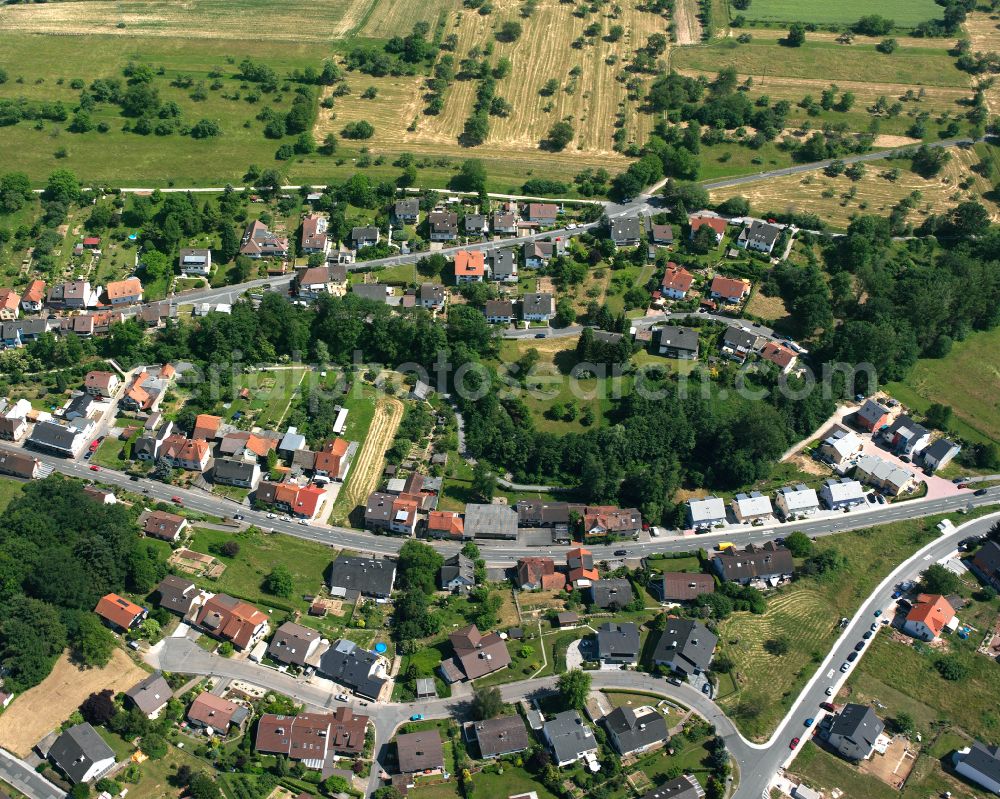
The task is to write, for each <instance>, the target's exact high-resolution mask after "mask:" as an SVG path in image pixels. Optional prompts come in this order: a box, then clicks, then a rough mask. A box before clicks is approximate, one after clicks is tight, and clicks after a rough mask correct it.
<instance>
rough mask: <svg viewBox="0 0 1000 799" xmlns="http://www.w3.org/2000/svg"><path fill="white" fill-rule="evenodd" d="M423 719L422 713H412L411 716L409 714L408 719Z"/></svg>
mask: <svg viewBox="0 0 1000 799" xmlns="http://www.w3.org/2000/svg"><path fill="white" fill-rule="evenodd" d="M423 720H424V714H423V713H414V714H413V715H412V716H410V721H423Z"/></svg>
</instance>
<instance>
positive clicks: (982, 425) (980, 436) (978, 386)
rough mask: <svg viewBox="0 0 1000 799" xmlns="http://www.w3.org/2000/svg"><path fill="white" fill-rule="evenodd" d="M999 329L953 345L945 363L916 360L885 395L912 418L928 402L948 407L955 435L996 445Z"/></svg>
mask: <svg viewBox="0 0 1000 799" xmlns="http://www.w3.org/2000/svg"><path fill="white" fill-rule="evenodd" d="M998 351H1000V328H995V329H994V330H991V331H989V332H984V333H972V334H970V335H969V337H968V338H967V339H965V341H957V342H955V344H954V346H953V347H952V349H951V353H949V355H948V356H947V357H945V358H922V359H920V360H919V361H917V363H916V365H915V366H914V367H913V368H912V369H911V370H910V374H909V375H908V376H907V378H906V380H905V381H903V382H901V383H888V384H886V386H885V390H886V391H887V392H888V393H889V394H890V395H892V396H894V397H896V399H898V400H899V401H900V402H902V403H903V404H904V405H907V406H909V407H910V408H913V409H914V410H916V411H918V412H922V411H925V410H926V409H927V407H928V406H929V405H930V404H931V403H932V402H940V403H943V404H945V405H950V406H951V408H952V410H953V411H954V414H955V415H954V419H955V422H954V427H955V432H956V433H958V434H959V435H961V436H962V437H963V438H967V439H970V440H972V441H993V442H997V443H1000V391H998V387H1000V376H998V372H997V359H996V354H997V352H998Z"/></svg>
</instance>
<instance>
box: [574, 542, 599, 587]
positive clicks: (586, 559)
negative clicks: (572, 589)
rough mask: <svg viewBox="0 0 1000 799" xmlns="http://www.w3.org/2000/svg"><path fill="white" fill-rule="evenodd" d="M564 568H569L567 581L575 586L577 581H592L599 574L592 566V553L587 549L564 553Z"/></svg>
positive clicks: (597, 577) (578, 548)
mask: <svg viewBox="0 0 1000 799" xmlns="http://www.w3.org/2000/svg"><path fill="white" fill-rule="evenodd" d="M566 566H567V567H568V568H569V581H570V582H571V583H572V584H573V585H576V584H577V582H579V581H591V582H592V581H594V580H597V579H599V578H600V574H599V573H598V571H597V569H596V568H595V566H594V553H593V552H591V551H590V550H589V549H584V548H583V547H577V548H576V549H571V550H570V551H569V552H567V553H566Z"/></svg>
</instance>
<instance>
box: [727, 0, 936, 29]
mask: <svg viewBox="0 0 1000 799" xmlns="http://www.w3.org/2000/svg"><path fill="white" fill-rule="evenodd" d="M876 11H877V12H878V13H879V14H881V15H882V16H884V17H888V18H889V19H891V20H893V21H894V22H895V23H896V24H897V25H899V26H903V27H912V26H914V25H916V24H917V23H918V22H923V21H924V20H927V19H938V18H940V17H941V7H940V6H939V5H937V4H936V3H934V0H881V2H879V4H878V7H877V8H876V7H874V6H872V4H871V3H869V2H867V0H840V2H837V3H829V2H823V0H754V2H753V3H751V4H750V7H749V8H748V9H747V10H746V11H734V12H733V13H734V14H743V15H744V16H745V17H746V18H747V19H748V20H754V21H756V20H760V21H762V22H812V23H815V24H816V25H829V24H838V25H847V24H850V23H852V22H856V21H857V20H858V19H859V18H860V17H863V16H865V15H866V14H871V13H874V12H876Z"/></svg>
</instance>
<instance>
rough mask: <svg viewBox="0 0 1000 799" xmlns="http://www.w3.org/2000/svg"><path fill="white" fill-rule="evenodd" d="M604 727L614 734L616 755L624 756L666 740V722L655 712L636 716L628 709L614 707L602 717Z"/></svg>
mask: <svg viewBox="0 0 1000 799" xmlns="http://www.w3.org/2000/svg"><path fill="white" fill-rule="evenodd" d="M604 726H605V727H606V728H607V729H608V732H611V733H614V735H613V737H612V741H615V740H617V745H616V748H617V749H618V753H619V754H622V755H625V754H628V753H629V752H634V751H635V750H636V749H641V748H642V747H644V746H652V745H653V744H655V743H659V742H660V741H666V740H667V737H668V736H667V722H666V719H664V718H663V716H661V715H660V714H659V713H657V712H656V711H655V710H653V711H651V712H647V713H643V714H642V715H641V716H637V715H636V713H635V711H634V710H633V709H632V708H630V707H624V706H623V707H616V708H615V709H614V710H612V711H611V712H610V713H609V714H608V715H606V716H605V717H604Z"/></svg>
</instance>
